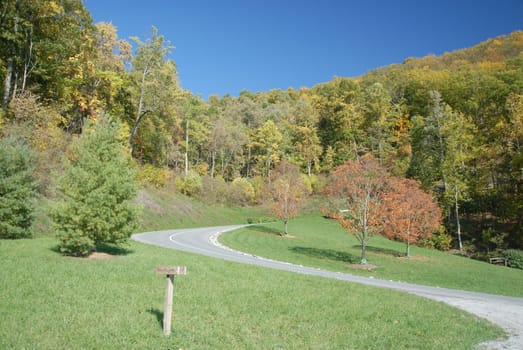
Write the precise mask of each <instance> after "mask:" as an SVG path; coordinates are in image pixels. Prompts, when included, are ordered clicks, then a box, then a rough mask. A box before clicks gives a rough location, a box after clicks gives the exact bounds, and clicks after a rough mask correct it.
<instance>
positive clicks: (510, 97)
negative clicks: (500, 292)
mask: <svg viewBox="0 0 523 350" xmlns="http://www.w3.org/2000/svg"><path fill="white" fill-rule="evenodd" d="M116 25H117V24H116ZM180 35H183V33H180ZM167 39H169V40H173V43H174V44H175V43H176V38H164V37H163V36H162V35H161V33H158V31H157V30H156V29H155V28H154V27H153V28H152V30H151V36H150V37H149V38H130V40H129V41H127V40H125V39H121V38H119V37H118V34H117V30H116V27H115V26H114V25H113V24H109V23H96V24H94V23H93V22H92V19H91V17H90V14H89V12H88V11H87V10H86V8H85V7H84V6H83V5H82V2H81V1H80V0H67V1H47V0H31V1H27V0H13V1H5V2H3V4H2V5H1V8H0V79H1V81H2V84H1V88H0V91H1V95H0V97H1V100H2V111H1V114H0V132H1V134H2V137H8V136H12V137H14V138H16V139H18V140H25V142H26V143H27V145H28V147H29V148H30V149H31V150H32V152H33V153H34V155H35V156H36V158H35V164H34V166H35V172H34V173H35V178H36V180H38V186H39V191H40V192H41V193H42V194H44V195H48V196H51V195H52V192H53V191H52V189H53V186H54V181H55V175H54V174H56V173H59V172H60V169H61V167H62V160H63V159H64V158H65V157H67V156H68V152H67V149H68V146H69V144H70V142H71V140H72V139H74V138H75V137H76V136H77V135H78V134H81V133H82V129H83V126H84V124H85V123H86V121H87V120H90V119H95V118H97V116H98V115H100V113H101V112H106V113H108V114H110V115H111V116H112V117H113V118H116V119H118V120H119V121H120V122H121V123H122V125H123V126H124V127H122V130H121V131H120V133H121V135H122V140H125V142H126V144H127V146H128V149H129V152H130V153H131V154H132V156H133V158H134V159H135V160H136V162H137V164H139V167H140V170H139V172H138V173H139V175H138V177H139V178H140V180H141V181H142V182H149V183H152V184H154V185H156V186H159V187H161V186H164V185H166V184H167V183H170V182H172V183H174V184H175V185H176V188H177V189H178V190H179V191H180V192H183V193H186V194H189V195H195V196H200V197H201V198H203V199H205V200H208V201H214V202H221V201H226V202H232V203H235V204H238V203H239V204H251V203H256V202H257V201H261V200H262V197H263V196H262V193H261V192H262V190H261V189H262V185H261V184H263V183H264V182H265V181H266V180H267V179H269V178H270V176H271V170H272V169H274V167H275V166H276V165H277V164H278V163H279V162H281V161H282V160H286V161H288V162H290V163H294V164H296V165H298V166H299V167H300V168H301V170H302V172H303V174H305V175H307V177H308V178H309V180H310V184H311V186H312V188H313V190H315V191H318V192H319V190H320V189H321V185H322V183H323V181H322V179H323V178H325V177H327V176H328V175H329V173H330V171H331V170H332V169H333V168H334V167H336V166H338V165H341V164H343V163H344V162H345V161H347V160H349V159H355V158H358V157H361V156H362V155H364V154H367V153H371V154H372V155H374V156H375V158H376V159H377V160H378V161H379V163H381V164H382V165H383V166H385V167H386V168H387V169H388V170H389V171H390V172H391V173H393V174H394V175H396V176H400V177H409V178H414V179H418V180H420V181H421V182H422V184H423V187H424V188H425V190H427V191H429V192H431V193H433V194H434V195H435V196H436V197H437V198H438V201H439V204H440V206H441V208H442V210H443V212H444V213H445V217H446V220H445V226H446V230H447V231H448V233H449V234H450V235H451V236H452V237H453V238H454V239H455V238H456V234H457V233H458V232H460V233H461V234H462V235H463V238H464V242H465V245H466V248H467V249H468V250H469V251H473V250H477V251H483V252H488V251H491V250H495V249H504V248H508V247H512V248H523V222H522V220H523V150H522V146H523V145H522V144H523V32H521V31H518V32H514V33H511V34H510V35H507V36H502V37H498V38H493V39H491V40H488V41H486V42H484V43H481V44H479V45H477V46H475V47H472V48H468V49H463V50H459V51H456V52H452V53H446V54H444V55H442V56H427V57H424V58H408V59H406V60H405V62H403V63H402V64H396V65H391V66H388V67H383V68H379V69H376V70H374V71H372V72H369V73H368V74H366V75H365V76H362V77H358V78H342V77H338V78H334V79H333V80H332V81H330V82H326V83H323V84H319V85H317V86H314V87H310V88H307V89H300V90H293V89H289V90H286V91H282V90H272V91H268V92H250V91H243V92H242V93H240V95H239V96H237V97H235V96H229V95H226V96H211V97H210V98H209V99H208V100H203V99H202V98H201V97H200V96H195V95H194V94H192V93H191V92H190V91H187V90H184V89H183V87H182V86H180V83H179V80H178V75H177V67H176V64H175V62H174V61H173V60H172V59H170V58H169V57H171V56H170V53H171V51H172V50H173V49H174V48H173V46H171V43H170V42H169V40H167ZM454 244H455V245H457V241H455V243H454Z"/></svg>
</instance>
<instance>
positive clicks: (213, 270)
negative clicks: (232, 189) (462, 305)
mask: <svg viewBox="0 0 523 350" xmlns="http://www.w3.org/2000/svg"><path fill="white" fill-rule="evenodd" d="M294 232H295V231H294ZM258 234H261V233H258ZM242 235H246V236H247V235H249V236H251V235H252V233H247V234H245V232H244V233H243V234H242ZM270 238H271V239H273V238H274V237H273V236H270ZM299 239H301V238H297V239H296V241H298V240H299ZM280 241H281V240H280ZM320 249H321V248H320ZM112 253H116V255H115V256H113V257H112V258H110V259H106V260H90V259H79V258H68V257H63V256H61V255H60V254H58V253H57V252H56V241H55V240H54V239H52V238H46V237H43V238H37V239H32V240H18V241H0V266H1V269H0V288H1V289H0V291H1V292H0V310H1V312H0V349H448V348H449V347H450V348H452V349H471V348H472V347H473V346H474V345H475V344H477V343H479V342H482V341H485V340H489V339H494V338H496V337H499V336H501V335H502V332H501V330H500V329H499V328H497V327H494V326H492V325H491V324H489V323H487V322H486V321H484V320H480V319H477V318H474V317H472V316H471V315H469V314H466V313H464V312H462V311H459V310H457V309H454V308H451V307H449V306H447V305H445V304H442V303H436V302H432V301H429V300H426V299H423V298H419V297H415V296H412V295H408V294H404V293H399V292H394V291H390V290H385V289H378V288H372V287H367V286H363V285H358V284H353V283H347V282H342V281H335V280H328V279H323V278H319V277H309V276H302V275H297V274H292V273H287V272H280V271H274V270H269V269H263V268H257V267H253V266H246V265H241V264H236V263H231V262H225V261H221V260H216V259H211V258H206V257H202V256H197V255H192V254H186V253H182V252H177V251H173V250H168V249H162V248H158V247H153V246H147V245H142V244H139V243H136V242H131V243H130V244H129V245H128V246H127V247H125V249H124V250H122V249H120V250H113V251H112ZM302 255H303V254H302ZM159 265H186V266H187V268H188V275H186V276H180V277H177V278H176V279H175V286H174V287H175V295H174V306H173V309H174V318H173V325H172V328H173V333H172V335H171V336H170V337H164V336H163V334H162V325H161V319H162V317H163V316H162V313H163V311H162V308H163V298H164V288H165V277H164V276H159V275H156V274H155V268H156V267H157V266H159Z"/></svg>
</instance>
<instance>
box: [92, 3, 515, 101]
mask: <svg viewBox="0 0 523 350" xmlns="http://www.w3.org/2000/svg"><path fill="white" fill-rule="evenodd" d="M84 5H85V6H86V7H87V9H88V10H89V11H90V12H91V15H92V16H93V20H94V22H100V21H105V22H112V23H113V25H115V26H116V27H117V28H118V34H119V36H120V37H121V38H125V39H128V38H129V37H130V36H137V37H139V38H140V39H142V40H145V39H147V38H148V37H150V36H151V26H152V25H154V26H156V27H157V28H158V31H159V33H160V34H161V35H164V36H165V38H166V39H167V40H169V41H170V42H171V44H172V45H174V46H175V47H176V48H175V49H174V50H173V51H172V53H171V55H170V58H172V59H173V60H174V61H175V62H176V64H177V66H178V72H179V76H180V80H181V85H182V87H183V88H184V89H187V90H190V91H192V92H193V93H195V94H201V95H202V97H204V98H207V97H208V96H209V95H210V94H217V95H220V96H222V95H224V94H231V95H234V96H236V95H238V93H239V92H240V91H241V90H250V91H252V92H256V91H269V90H271V89H276V88H279V89H287V88H289V87H293V88H296V89H299V88H300V87H312V86H313V85H315V84H318V83H321V82H326V81H329V80H331V79H332V78H333V77H334V76H343V77H356V76H360V75H363V74H365V73H366V72H368V71H369V70H372V69H374V68H378V67H381V66H386V65H389V64H392V63H401V62H403V60H405V59H406V58H408V57H423V56H425V55H428V54H436V55H440V54H442V53H444V52H450V51H453V50H456V49H461V48H465V47H470V46H473V45H475V44H478V43H479V42H481V41H484V40H486V39H489V38H493V37H495V36H498V35H506V34H509V33H511V32H512V31H514V30H523V0H451V1H447V0H440V1H437V0H432V1H424V0H417V1H416V0H389V1H387V0H382V1H378V0H367V1H365V0H360V1H352V0H345V1H344V0H316V1H312V0H279V1H278V0H257V1H254V0H243V1H242V0H147V1H143V0H140V1H138V0H84Z"/></svg>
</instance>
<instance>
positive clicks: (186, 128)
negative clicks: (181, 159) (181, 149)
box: [184, 118, 189, 177]
mask: <svg viewBox="0 0 523 350" xmlns="http://www.w3.org/2000/svg"><path fill="white" fill-rule="evenodd" d="M184 156H185V177H187V175H188V174H189V118H187V119H186V120H185V155H184Z"/></svg>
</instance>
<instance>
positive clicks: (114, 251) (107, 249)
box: [50, 244, 134, 256]
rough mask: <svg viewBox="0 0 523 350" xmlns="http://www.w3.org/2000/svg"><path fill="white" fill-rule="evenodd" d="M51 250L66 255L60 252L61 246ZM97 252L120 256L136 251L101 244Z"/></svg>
mask: <svg viewBox="0 0 523 350" xmlns="http://www.w3.org/2000/svg"><path fill="white" fill-rule="evenodd" d="M50 250H51V251H52V252H55V253H57V254H60V255H64V254H63V253H62V251H61V250H60V246H59V245H55V246H53V247H51V248H50ZM95 252H98V253H105V254H109V255H114V256H120V255H129V254H132V253H134V250H132V249H127V248H125V247H121V246H117V245H112V244H100V245H98V246H97V247H96V249H95Z"/></svg>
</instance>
